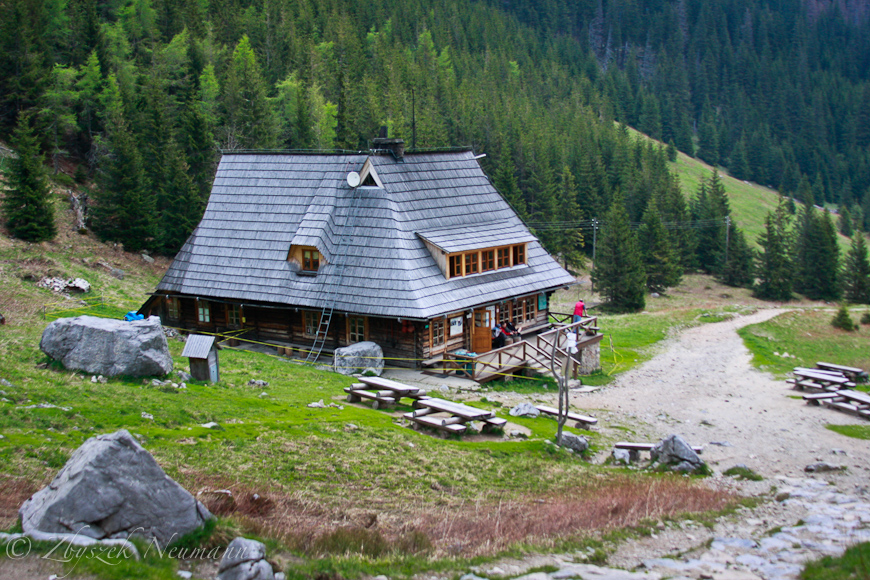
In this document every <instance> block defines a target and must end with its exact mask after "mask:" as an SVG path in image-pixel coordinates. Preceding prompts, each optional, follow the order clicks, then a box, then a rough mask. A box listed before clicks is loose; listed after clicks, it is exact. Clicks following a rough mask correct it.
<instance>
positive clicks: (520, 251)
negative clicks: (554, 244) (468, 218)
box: [447, 244, 526, 278]
mask: <svg viewBox="0 0 870 580" xmlns="http://www.w3.org/2000/svg"><path fill="white" fill-rule="evenodd" d="M525 263H526V245H525V244H513V245H511V246H503V247H501V248H487V249H485V250H472V251H470V252H461V253H456V254H450V255H448V257H447V277H448V278H456V277H458V276H470V275H471V274H479V273H481V272H492V271H494V270H500V269H502V268H510V267H511V266H519V265H521V264H525Z"/></svg>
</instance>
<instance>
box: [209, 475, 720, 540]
mask: <svg viewBox="0 0 870 580" xmlns="http://www.w3.org/2000/svg"><path fill="white" fill-rule="evenodd" d="M212 483H213V484H214V483H216V482H212ZM218 488H220V489H229V490H231V491H232V494H233V497H232V500H230V501H228V500H227V496H226V495H225V494H214V493H210V492H208V491H206V492H204V493H202V494H201V495H200V496H199V497H200V499H201V500H204V502H205V503H206V505H207V507H209V509H211V510H213V511H214V512H215V513H217V514H220V515H224V516H229V517H231V518H232V519H233V520H234V521H236V522H237V523H238V524H239V525H240V527H241V528H242V529H244V530H245V531H246V532H249V533H256V534H260V535H263V536H268V537H273V538H276V539H278V540H279V541H280V542H281V543H283V544H284V545H286V546H288V547H289V548H291V549H293V550H298V551H300V552H303V553H306V554H309V555H322V554H324V553H336V551H338V553H345V552H348V553H364V554H365V555H370V556H377V555H380V554H381V553H382V551H383V550H384V546H388V547H389V549H390V550H392V551H396V552H400V553H416V552H419V551H427V552H429V553H430V554H431V555H432V556H435V557H444V556H462V557H475V556H492V555H495V554H497V553H499V552H503V551H505V550H507V549H509V548H510V547H511V546H515V545H519V544H528V545H535V546H539V547H541V548H551V547H554V546H556V545H557V544H558V543H559V542H561V541H565V540H571V539H580V538H583V537H587V536H590V535H594V534H598V533H601V532H606V531H610V530H614V529H619V528H625V527H633V526H637V525H639V524H641V523H642V522H644V521H648V520H652V521H655V520H659V519H662V518H675V517H679V516H680V515H681V514H687V513H701V512H710V511H718V510H722V509H724V508H726V507H728V506H729V505H733V504H734V502H735V500H736V498H735V496H733V495H730V494H728V493H725V492H722V491H714V490H711V489H709V488H707V487H706V486H704V485H702V484H698V483H696V482H694V481H692V480H686V479H684V478H676V477H654V478H650V477H631V476H625V477H623V476H617V477H615V478H601V479H597V480H595V481H593V482H590V483H589V484H588V485H586V486H583V487H581V488H577V489H574V490H571V492H570V495H568V494H567V493H560V494H552V495H549V496H524V497H519V498H504V499H501V498H497V497H486V498H481V499H480V500H477V501H468V500H459V499H455V498H451V497H450V496H449V495H444V496H442V497H441V499H440V500H439V501H438V502H432V501H430V500H431V498H429V500H427V501H423V500H422V499H421V501H420V502H419V503H418V504H416V505H409V504H408V503H401V504H400V503H398V502H391V501H389V498H387V497H385V498H384V501H383V502H382V503H381V504H380V505H371V504H370V503H367V504H365V505H361V502H360V503H359V504H358V503H354V502H353V500H348V501H346V502H345V504H344V505H341V506H332V507H325V506H324V505H323V504H321V503H320V502H316V501H313V500H309V499H305V498H304V497H302V496H301V495H300V494H298V493H297V494H286V493H283V492H281V490H280V489H277V488H275V489H272V490H269V491H266V492H263V491H260V492H259V499H258V500H254V499H253V498H254V494H255V493H257V492H255V491H254V490H253V489H251V488H250V487H248V486H246V485H244V484H231V485H226V486H224V487H216V486H214V485H213V486H212V487H209V488H208V489H211V490H214V489H218ZM433 503H434V504H435V505H433ZM261 506H268V509H262V507H261ZM342 546H343V548H341V547H342ZM360 546H362V547H360ZM372 550H374V551H375V552H378V553H377V554H375V553H373V552H372Z"/></svg>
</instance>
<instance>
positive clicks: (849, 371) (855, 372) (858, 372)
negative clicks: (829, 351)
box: [816, 361, 867, 381]
mask: <svg viewBox="0 0 870 580" xmlns="http://www.w3.org/2000/svg"><path fill="white" fill-rule="evenodd" d="M816 367H818V368H819V369H824V370H828V371H835V372H839V373H842V374H843V375H845V376H847V377H849V379H851V380H853V381H857V380H858V379H859V378H861V377H866V376H867V372H866V371H865V370H864V369H859V368H857V367H847V366H843V365H836V364H833V363H829V362H823V361H819V362H817V363H816Z"/></svg>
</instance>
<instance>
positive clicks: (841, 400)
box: [804, 389, 870, 419]
mask: <svg viewBox="0 0 870 580" xmlns="http://www.w3.org/2000/svg"><path fill="white" fill-rule="evenodd" d="M804 400H805V401H806V402H807V403H808V404H812V405H818V404H820V403H823V404H824V405H825V406H826V407H831V408H832V409H836V410H838V411H843V412H845V413H850V414H852V415H857V416H858V417H861V418H863V419H870V395H868V394H867V393H863V392H861V391H853V390H851V389H844V390H841V391H836V392H830V393H820V394H816V395H804Z"/></svg>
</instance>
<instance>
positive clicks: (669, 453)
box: [650, 435, 706, 473]
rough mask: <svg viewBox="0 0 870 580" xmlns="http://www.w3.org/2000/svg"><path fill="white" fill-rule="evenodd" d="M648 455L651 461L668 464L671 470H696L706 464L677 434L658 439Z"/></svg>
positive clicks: (699, 469)
mask: <svg viewBox="0 0 870 580" xmlns="http://www.w3.org/2000/svg"><path fill="white" fill-rule="evenodd" d="M650 457H651V458H652V460H653V462H656V463H658V464H660V465H665V466H668V467H669V468H670V469H671V470H672V471H681V472H685V473H689V472H696V471H701V470H702V469H703V468H704V467H705V466H706V464H705V463H704V462H703V461H702V460H701V458H700V457H698V454H697V453H695V450H694V449H692V446H691V445H689V444H688V443H686V440H685V439H683V438H682V437H680V436H679V435H671V436H670V437H668V438H666V439H662V440H661V441H659V442H658V443H657V444H656V445H655V447H653V448H652V450H651V451H650Z"/></svg>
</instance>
